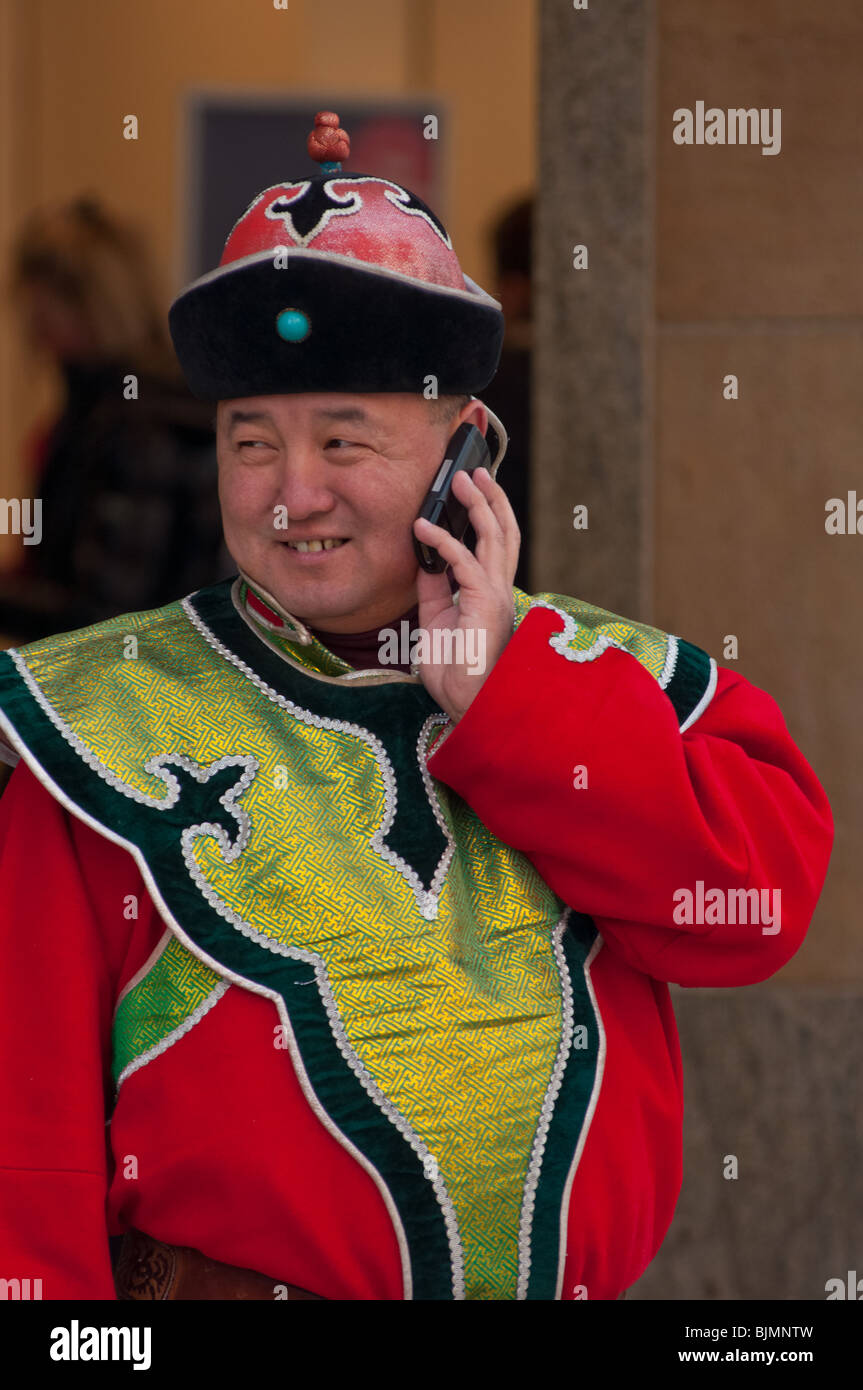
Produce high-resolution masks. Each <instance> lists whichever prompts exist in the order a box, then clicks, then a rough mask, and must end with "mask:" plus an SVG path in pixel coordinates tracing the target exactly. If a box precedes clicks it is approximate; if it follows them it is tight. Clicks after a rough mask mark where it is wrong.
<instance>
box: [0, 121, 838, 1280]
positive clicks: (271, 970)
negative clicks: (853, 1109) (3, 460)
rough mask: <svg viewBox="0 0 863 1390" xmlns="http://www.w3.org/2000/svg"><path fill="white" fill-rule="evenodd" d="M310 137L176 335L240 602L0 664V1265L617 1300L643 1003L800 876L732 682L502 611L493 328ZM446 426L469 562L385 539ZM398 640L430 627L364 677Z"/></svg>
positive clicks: (650, 1014) (788, 822)
mask: <svg viewBox="0 0 863 1390" xmlns="http://www.w3.org/2000/svg"><path fill="white" fill-rule="evenodd" d="M337 125H338V122H337V118H335V117H330V116H329V115H327V114H322V115H321V116H319V117H318V127H319V132H323V135H322V138H321V139H320V144H321V145H322V146H323V149H322V150H321V149H320V148H319V147H318V146H317V145H315V144H313V145H312V148H313V150H315V149H316V150H317V152H318V154H319V157H321V156H322V157H323V158H324V169H323V173H322V175H321V176H320V177H318V178H317V179H309V180H298V181H297V182H296V183H293V184H285V185H279V186H278V187H276V188H273V189H269V190H266V191H265V193H263V194H261V195H260V196H259V198H257V199H256V200H255V202H254V203H253V204H252V205H251V207H250V209H249V210H248V211H247V213H246V214H245V215H244V217H243V218H242V219H241V221H240V222H239V223H238V225H237V227H236V228H235V229H234V231H233V232H232V234H231V236H230V237H229V239H228V242H227V245H226V249H225V253H224V255H223V258H222V263H221V265H220V267H219V268H218V269H217V270H216V271H214V272H211V273H210V274H209V275H207V276H204V277H202V279H201V280H199V281H196V282H195V283H194V284H193V285H192V286H190V287H188V289H187V290H186V291H184V293H183V294H182V295H181V296H180V298H179V299H178V300H177V302H176V303H175V305H174V306H173V308H172V311H171V327H172V333H173V336H174V341H175V344H176V346H177V350H178V355H179V357H180V360H181V363H182V365H183V368H184V371H185V373H186V376H187V379H188V380H189V383H190V385H191V386H192V389H193V390H194V391H195V392H196V394H198V395H200V396H201V397H202V398H209V399H211V400H215V401H218V402H219V405H218V442H219V466H220V495H221V502H222V508H223V515H224V525H225V533H226V539H227V542H228V546H229V548H230V550H231V552H232V554H233V556H234V558H235V560H236V562H237V565H238V568H239V575H238V577H237V579H236V580H235V581H233V582H231V581H228V582H226V583H224V584H221V585H217V586H215V587H213V588H210V589H204V590H200V591H199V592H198V593H196V594H194V595H191V596H190V597H189V598H187V599H185V600H183V601H182V602H178V603H175V604H171V605H169V606H168V607H167V608H163V609H160V610H157V611H155V612H151V613H144V614H129V615H126V616H125V617H123V618H118V619H115V620H112V621H109V622H107V623H102V624H99V625H98V626H96V627H93V628H89V629H85V630H84V631H83V632H79V633H72V634H66V635H64V636H61V637H58V638H53V639H48V640H46V641H44V642H41V643H36V644H34V645H32V646H30V647H28V648H25V649H24V650H23V651H21V652H13V653H8V654H4V655H3V656H2V657H0V701H2V711H3V713H2V719H3V729H4V731H5V734H6V736H7V738H8V740H9V742H10V744H11V745H13V746H14V748H15V749H16V750H17V752H18V753H19V754H20V755H21V762H20V764H19V766H18V767H17V768H16V770H15V772H14V773H13V776H12V778H11V781H10V783H9V786H8V789H7V791H6V793H5V794H4V797H3V801H2V803H0V833H2V852H0V894H2V912H3V919H2V924H0V925H2V934H3V948H2V949H3V952H4V957H3V958H4V961H5V962H7V963H8V964H7V968H6V970H5V972H4V976H3V989H4V998H3V999H2V1000H0V1026H2V1028H3V1029H4V1030H6V1035H5V1037H4V1038H3V1040H2V1043H3V1048H2V1055H3V1056H4V1058H7V1059H8V1058H11V1057H14V1058H15V1059H16V1062H15V1065H14V1066H13V1065H10V1064H9V1063H8V1062H7V1064H6V1066H5V1068H4V1072H3V1076H2V1093H0V1108H2V1112H3V1114H4V1116H5V1117H7V1121H6V1123H5V1125H4V1130H3V1139H2V1152H0V1166H2V1168H3V1178H2V1182H0V1203H2V1214H0V1229H2V1231H3V1236H2V1250H0V1275H2V1276H3V1277H6V1278H15V1277H31V1278H32V1277H38V1278H41V1279H42V1281H43V1297H44V1298H61V1297H87V1298H101V1299H107V1298H111V1297H113V1296H114V1290H115V1282H114V1281H115V1278H116V1288H117V1289H118V1290H119V1293H120V1296H121V1297H124V1298H152V1297H159V1298H162V1297H179V1298H200V1297H204V1298H239V1297H243V1298H246V1297H256V1298H284V1297H288V1298H298V1297H299V1298H310V1297H318V1298H321V1297H323V1298H330V1299H442V1300H450V1299H464V1298H467V1299H524V1298H527V1299H540V1300H545V1299H574V1298H591V1299H611V1298H617V1297H618V1296H620V1294H621V1292H622V1291H623V1290H625V1289H626V1288H627V1287H628V1286H629V1285H630V1284H631V1283H633V1281H634V1280H635V1279H637V1278H638V1277H639V1275H640V1274H641V1273H642V1271H643V1270H644V1269H645V1267H646V1266H647V1264H649V1262H650V1260H651V1259H652V1258H653V1256H654V1255H655V1253H656V1251H657V1250H658V1248H659V1246H660V1244H661V1242H662V1239H663V1237H664V1235H665V1232H666V1230H667V1228H668V1225H669V1223H670V1221H671V1217H672V1214H673V1211H674V1206H675V1203H676V1200H677V1196H678V1191H679V1187H680V1180H681V1118H682V1076H681V1062H680V1053H679V1047H678V1042H677V1034H676V1030H675V1024H674V1018H673V1013H672V1009H671V1004H670V999H669V994H668V989H667V983H666V982H668V981H677V982H679V983H681V984H684V985H714V986H715V985H741V984H747V983H751V982H754V981H757V980H762V979H764V978H766V977H767V976H769V975H770V974H772V973H773V972H774V971H775V970H777V969H778V968H779V967H780V966H781V965H783V964H784V963H785V961H787V960H788V959H789V958H790V957H791V956H792V955H793V954H794V952H795V951H796V949H797V948H798V946H799V944H800V942H801V940H802V938H803V935H804V934H805V931H806V928H807V926H808V923H809V920H810V917H811V914H812V910H813V908H814V905H815V902H816V900H817V897H818V894H819V892H820V889H821V886H822V883H823V879H824V875H825V872H826V867H827V860H828V857H829V851H830V844H831V836H832V825H831V819H830V812H829V807H828V805H827V801H826V798H825V796H824V793H823V791H822V789H821V787H820V785H819V783H818V781H817V779H816V778H815V776H814V774H813V772H812V770H811V769H810V768H809V766H808V764H807V763H806V761H805V760H804V758H803V757H802V755H801V754H800V752H799V751H798V750H797V749H796V747H795V746H794V744H793V742H792V741H791V739H790V737H789V734H788V731H787V729H786V727H785V725H784V722H783V720H782V717H781V715H780V713H779V711H778V709H777V707H776V705H775V704H774V702H773V701H772V700H771V699H770V697H769V696H767V695H765V694H764V693H763V692H762V691H759V690H757V689H755V688H754V687H753V686H751V685H749V684H748V683H747V682H746V681H745V680H743V679H742V678H740V677H739V676H737V675H734V674H732V673H731V672H728V671H724V670H718V669H717V667H716V665H715V663H714V662H713V661H712V660H711V659H710V658H709V657H707V656H706V655H705V654H704V653H703V652H701V651H700V650H699V649H698V648H696V647H693V646H692V645H691V644H689V643H686V642H685V641H683V640H678V639H675V638H673V637H667V636H666V635H665V634H662V633H660V632H657V631H656V630H655V629H652V628H649V627H645V626H643V625H639V624H636V623H629V622H626V621H625V620H623V619H620V618H617V617H616V616H615V615H613V614H608V613H603V612H601V611H600V610H598V609H594V608H591V607H590V606H589V605H586V604H582V603H579V602H578V601H576V600H574V599H569V598H566V597H561V596H555V595H546V596H542V595H541V596H539V597H537V598H534V599H531V598H529V597H528V596H527V595H526V594H524V593H522V592H521V591H520V590H518V589H513V588H512V576H513V573H514V570H515V564H516V560H517V554H518V532H517V527H516V525H515V521H514V517H513V514H512V511H511V508H510V506H509V504H508V502H507V500H506V496H505V494H504V492H503V490H502V489H501V488H500V486H499V485H498V484H497V482H496V481H495V480H494V478H493V477H492V476H491V474H492V473H493V471H494V469H495V467H496V463H497V462H498V461H499V457H500V453H501V447H502V444H503V431H502V428H500V429H498V428H493V422H492V426H489V421H488V418H487V412H486V409H485V407H484V406H483V405H482V403H481V402H479V401H478V400H477V399H475V398H474V395H473V393H474V392H475V391H476V390H480V389H482V387H483V384H484V383H485V382H487V380H488V379H489V378H490V376H491V375H492V374H493V372H494V368H495V365H496V361H497V357H498V354H499V351H500V329H501V323H500V313H499V310H498V309H497V308H496V307H495V303H494V301H490V300H489V299H488V296H486V295H485V294H484V293H483V292H482V291H481V290H479V288H478V287H477V286H475V285H473V284H472V282H469V281H467V280H466V279H465V278H464V277H463V276H461V272H460V271H459V270H458V269H457V261H456V260H455V255H454V252H453V251H452V248H451V246H450V244H449V239H448V237H447V236H446V232H445V230H444V229H443V228H442V227H441V225H440V224H439V222H438V221H437V219H436V218H435V217H434V214H433V213H431V211H430V210H429V209H427V208H426V207H425V205H424V204H421V203H420V201H419V200H418V199H416V198H415V197H414V196H413V195H412V194H410V193H409V192H408V191H407V190H404V189H402V188H400V187H399V186H398V185H395V184H392V183H391V182H390V181H388V180H382V179H376V178H374V177H373V176H368V175H348V174H343V173H341V172H340V166H339V164H338V162H337V160H336V158H335V157H334V156H335V155H336V154H338V157H339V158H342V157H344V154H345V153H346V148H345V146H346V142H345V139H344V137H343V133H342V132H340V131H338V130H337ZM316 138H317V137H316ZM284 242H287V243H288V244H289V248H290V254H289V256H288V258H287V264H285V262H284V259H283V258H282V254H281V251H280V250H279V247H280V246H281V245H282V243H284ZM399 266H401V267H402V269H399V268H398V267H399ZM459 279H460V281H461V287H460V286H459V284H458V283H457V282H458V281H459ZM429 381H433V382H435V383H436V384H437V385H438V386H441V387H442V389H441V390H440V395H441V397H450V398H455V406H456V409H455V411H454V413H452V414H451V415H450V418H447V417H448V413H449V412H450V411H451V410H452V404H453V401H452V400H450V402H449V403H446V402H443V403H442V402H441V401H438V402H437V403H435V404H430V403H429V401H428V400H427V399H425V387H426V386H427V385H428V383H429ZM459 397H462V398H463V399H462V400H461V402H460V403H459ZM461 421H466V422H472V423H474V424H475V425H476V427H477V428H478V429H479V430H480V431H482V432H485V431H486V430H487V429H488V430H489V431H490V432H493V433H494V435H495V436H496V438H495V451H496V457H495V459H494V460H493V461H492V465H491V469H490V470H489V471H488V472H487V473H484V472H482V471H480V472H477V473H476V474H474V476H473V478H467V477H464V478H459V479H457V480H456V483H455V492H456V496H457V497H458V498H459V499H460V500H461V501H462V502H463V503H464V505H465V506H466V507H467V508H468V512H469V516H470V521H471V524H472V526H473V528H474V531H475V533H476V536H477V543H476V552H475V554H471V552H470V551H469V550H468V549H467V548H466V547H465V546H464V545H462V543H461V542H460V541H458V540H456V539H455V538H454V537H453V536H450V535H448V534H447V533H446V532H444V531H442V530H441V529H439V528H436V527H433V526H432V525H431V524H430V523H427V522H426V523H424V522H421V521H419V520H415V518H416V517H417V513H418V511H419V508H420V505H421V503H422V499H423V497H424V496H425V494H426V492H427V490H428V488H429V487H430V485H431V483H432V481H433V479H434V478H435V476H436V475H437V473H438V470H439V468H440V464H441V459H442V457H443V455H444V452H445V446H446V443H447V440H448V439H449V437H450V435H451V433H452V431H453V430H454V429H455V427H456V425H457V424H458V423H459V422H461ZM286 519H287V524H285V520H286ZM412 533H413V535H414V536H416V537H417V539H418V540H420V539H421V540H422V541H424V542H425V543H426V544H427V545H429V546H432V547H434V548H436V549H437V550H438V551H439V552H440V555H441V556H442V558H443V559H444V560H446V561H447V562H448V565H449V566H450V569H451V572H452V583H453V584H454V585H455V586H456V591H455V592H453V591H452V589H451V586H450V582H449V580H448V578H447V576H446V575H440V574H428V573H426V572H425V571H420V570H419V568H418V566H417V563H416V559H415V556H414V553H413V540H412ZM402 622H406V623H407V624H408V625H409V626H410V631H413V630H414V625H415V626H416V627H418V628H419V629H426V630H427V631H428V632H429V633H430V634H431V635H432V636H434V635H435V634H437V635H438V636H440V635H441V634H443V633H444V632H445V631H446V630H448V631H449V632H450V634H451V638H452V640H451V642H450V644H449V646H448V647H447V646H444V644H443V643H438V648H437V650H436V648H435V643H434V642H433V641H431V642H428V643H426V644H425V648H424V649H423V646H422V644H421V643H417V644H416V646H412V649H411V651H410V652H409V653H408V654H407V655H406V654H405V653H404V652H400V653H398V655H400V656H401V658H402V659H401V660H400V662H399V663H398V664H397V665H395V666H394V665H393V664H387V662H385V661H384V659H383V650H384V644H385V641H386V640H388V639H386V638H385V636H384V634H385V632H386V630H387V629H395V630H396V631H399V630H400V628H401V623H402ZM471 634H473V635H474V639H475V640H474V642H473V643H471V642H470V641H469V640H468V639H469V637H470V636H471ZM480 634H482V635H483V640H484V649H483V648H482V644H481V643H480V642H479V636H480ZM459 635H460V636H461V638H462V639H463V640H462V641H461V642H459V641H457V640H456V638H458V637H459ZM481 650H483V658H484V659H482V660H480V659H479V653H480V651H481ZM471 652H472V653H473V657H474V658H475V659H473V660H471V659H470V653H471ZM411 664H413V665H414V666H415V667H416V672H415V673H412V670H411ZM699 885H700V887H699ZM687 892H689V893H690V897H691V898H692V895H694V898H692V900H693V901H697V902H698V903H699V904H700V907H699V910H698V911H696V912H695V913H694V914H693V913H691V912H687V911H686V910H685V903H686V901H687V900H686V899H685V894H686V893H687ZM705 892H707V893H708V895H709V905H708V909H707V911H706V912H705V911H704V910H703V905H704V901H705ZM681 893H683V894H684V897H683V898H681ZM699 894H700V895H701V896H700V897H699ZM777 894H779V895H780V896H779V898H778V899H777ZM681 903H683V905H684V907H683V910H682V909H681ZM780 903H781V913H780V911H779V904H780ZM720 904H722V911H721V912H720V910H719V907H720ZM106 1116H108V1117H109V1118H110V1129H109V1155H108V1156H107V1157H106V1153H105V1138H104V1124H105V1119H106ZM124 1232H125V1233H126V1235H125V1239H124V1244H123V1250H122V1254H121V1257H120V1260H119V1263H118V1265H117V1270H116V1274H115V1273H114V1271H112V1263H111V1259H110V1246H109V1239H110V1238H113V1237H117V1236H119V1235H120V1234H121V1233H124Z"/></svg>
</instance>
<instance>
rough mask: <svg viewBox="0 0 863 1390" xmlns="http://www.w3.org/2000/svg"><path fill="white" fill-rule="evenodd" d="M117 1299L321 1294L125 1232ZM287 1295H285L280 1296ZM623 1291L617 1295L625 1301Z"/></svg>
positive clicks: (314, 1296)
mask: <svg viewBox="0 0 863 1390" xmlns="http://www.w3.org/2000/svg"><path fill="white" fill-rule="evenodd" d="M114 1285H115V1287H116V1290H117V1297H118V1299H122V1300H125V1301H127V1302H128V1301H131V1300H135V1299H142V1300H145V1299H204V1298H218V1299H236V1298H241V1299H250V1298H255V1299H269V1301H270V1302H271V1303H272V1302H274V1301H276V1299H277V1297H278V1298H285V1297H287V1298H288V1299H293V1300H295V1301H296V1300H297V1299H300V1298H302V1299H314V1300H315V1301H316V1302H318V1301H320V1302H326V1299H322V1298H321V1295H320V1294H317V1293H309V1291H308V1289H300V1288H297V1286H296V1285H295V1284H285V1283H280V1282H279V1281H278V1280H277V1279H273V1278H272V1277H271V1276H270V1275H269V1274H258V1273H257V1272H256V1271H255V1270H253V1269H240V1268H239V1267H238V1266H237V1265H223V1264H220V1263H219V1261H218V1260H211V1259H210V1257H209V1256H208V1255H202V1254H201V1252H200V1250H193V1249H192V1248H191V1246H188V1245H164V1244H163V1243H162V1241H160V1240H154V1238H153V1237H152V1236H147V1235H145V1234H144V1232H143V1231H136V1230H130V1231H127V1232H126V1234H125V1236H124V1237H123V1244H122V1247H121V1249H120V1257H119V1259H118V1260H117V1264H116V1267H115V1269H114ZM285 1291H287V1292H285ZM627 1292H628V1290H627V1289H624V1291H623V1293H619V1294H618V1295H617V1297H618V1298H626V1295H627Z"/></svg>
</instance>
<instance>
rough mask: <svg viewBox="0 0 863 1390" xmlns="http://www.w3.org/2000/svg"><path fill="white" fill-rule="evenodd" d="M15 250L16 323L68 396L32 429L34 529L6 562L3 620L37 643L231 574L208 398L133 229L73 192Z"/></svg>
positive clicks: (0, 627)
mask: <svg viewBox="0 0 863 1390" xmlns="http://www.w3.org/2000/svg"><path fill="white" fill-rule="evenodd" d="M11 261H12V265H11V283H10V286H9V289H10V292H11V295H12V297H13V301H14V304H15V307H16V309H17V311H18V314H19V316H20V322H21V326H22V328H23V331H24V333H25V334H26V337H27V339H28V342H29V345H30V347H31V348H32V349H33V350H34V351H35V352H36V353H37V354H38V355H40V356H44V357H47V358H48V359H49V360H50V361H51V363H52V364H53V365H54V367H55V368H56V370H57V371H58V372H59V373H60V376H61V377H62V385H63V393H64V399H63V405H62V409H61V412H60V414H59V416H58V418H57V419H56V420H54V422H53V423H52V424H51V425H50V427H49V428H47V429H44V428H43V429H40V430H38V431H37V433H36V434H35V435H34V436H33V437H32V441H31V446H30V450H29V454H30V457H29V458H28V460H27V474H28V477H27V481H26V482H25V483H24V486H25V487H29V489H30V495H31V496H32V497H33V498H34V499H35V498H41V530H42V534H41V541H40V542H39V544H31V545H26V546H25V545H22V546H21V560H20V563H19V564H18V565H17V566H16V567H15V568H14V569H12V570H11V571H9V570H7V571H6V572H5V573H4V574H3V575H0V632H2V634H3V635H4V637H5V638H6V639H7V641H9V640H11V641H17V642H23V641H33V640H36V639H38V638H39V637H43V636H47V635H48V634H50V633H53V632H58V631H63V630H69V629H73V628H77V627H80V626H82V625H86V624H88V623H93V622H98V621H101V620H102V619H104V618H109V617H113V616H114V615H116V614H119V613H124V612H127V611H131V610H139V609H142V608H144V609H146V608H155V607H160V606H161V605H162V604H164V603H167V602H169V601H170V600H171V599H175V598H178V597H181V596H183V595H184V594H186V593H189V592H190V591H192V590H193V589H196V588H198V587H200V586H201V585H204V584H209V583H213V582H214V581H215V580H217V579H219V578H222V577H224V576H226V575H227V574H230V573H231V572H232V570H233V565H232V563H231V561H230V558H229V556H228V554H227V551H226V550H225V548H224V543H223V540H222V530H221V522H220V518H219V510H218V500H217V493H216V451H215V436H214V433H213V419H212V409H211V408H210V407H209V406H207V405H206V404H204V403H202V402H199V401H196V400H195V399H194V398H193V397H192V396H191V395H190V393H189V391H188V389H187V387H186V386H185V384H184V382H183V380H182V377H181V375H180V373H179V369H178V367H177V364H176V360H175V358H174V354H173V348H172V347H171V345H170V340H169V338H168V335H167V330H166V327H165V316H164V313H162V312H161V309H160V306H159V303H158V299H157V296H156V294H155V293H154V290H153V286H152V282H151V274H150V268H149V261H148V256H147V254H146V250H145V247H144V245H143V243H142V241H141V239H140V237H139V236H138V235H137V233H136V232H135V231H134V230H133V229H131V228H129V227H127V226H125V225H124V224H123V223H122V222H119V221H118V220H116V219H115V218H114V217H112V216H111V215H110V214H109V213H107V212H106V211H104V210H103V208H102V207H101V206H100V205H99V203H98V202H97V201H96V200H95V199H93V198H80V199H78V200H76V201H74V202H72V203H69V204H65V205H62V206H59V207H54V208H49V209H46V210H40V211H39V212H37V213H36V214H34V215H33V216H32V217H31V218H30V219H28V221H27V222H26V223H25V224H24V226H23V227H22V228H21V230H20V232H19V234H18V236H17V238H16V240H15V243H14V245H13V248H12V257H11ZM133 378H134V380H133Z"/></svg>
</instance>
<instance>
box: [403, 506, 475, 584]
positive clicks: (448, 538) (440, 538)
mask: <svg viewBox="0 0 863 1390" xmlns="http://www.w3.org/2000/svg"><path fill="white" fill-rule="evenodd" d="M414 534H415V535H416V537H417V539H418V540H421V541H422V542H423V544H424V545H430V546H433V547H434V549H435V550H436V551H437V552H438V554H439V555H440V557H441V559H442V560H445V561H446V563H447V564H448V565H450V566H451V567H452V571H453V574H454V575H455V578H456V581H457V583H458V585H459V587H460V588H463V587H471V588H478V587H480V586H481V585H482V580H483V578H484V577H485V576H486V571H485V569H484V568H483V566H482V564H481V563H480V561H479V560H478V559H477V557H476V556H475V555H472V554H471V552H470V551H469V550H468V548H467V546H466V545H465V544H464V541H459V540H456V538H455V536H453V535H452V534H451V533H450V532H449V531H445V530H444V528H443V527H442V526H435V525H434V523H433V522H431V521H428V520H427V519H426V517H417V519H416V521H415V522H414Z"/></svg>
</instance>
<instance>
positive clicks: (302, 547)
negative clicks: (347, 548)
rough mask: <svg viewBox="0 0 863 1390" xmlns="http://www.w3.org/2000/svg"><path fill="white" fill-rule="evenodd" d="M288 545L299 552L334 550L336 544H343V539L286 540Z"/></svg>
mask: <svg viewBox="0 0 863 1390" xmlns="http://www.w3.org/2000/svg"><path fill="white" fill-rule="evenodd" d="M288 545H289V546H290V547H291V549H292V550H299V551H300V553H301V554H305V553H306V551H307V550H335V549H336V547H337V546H340V545H344V541H340V540H329V539H328V540H325V541H288Z"/></svg>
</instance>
